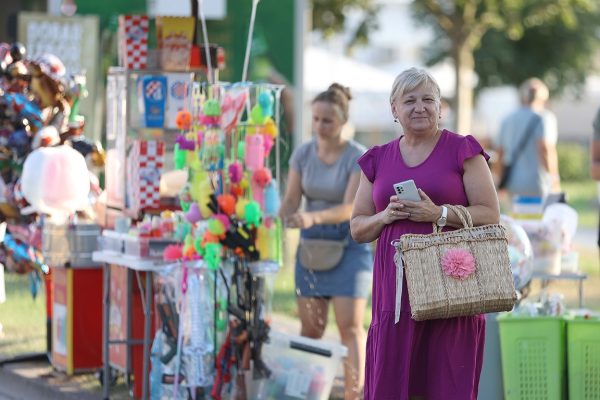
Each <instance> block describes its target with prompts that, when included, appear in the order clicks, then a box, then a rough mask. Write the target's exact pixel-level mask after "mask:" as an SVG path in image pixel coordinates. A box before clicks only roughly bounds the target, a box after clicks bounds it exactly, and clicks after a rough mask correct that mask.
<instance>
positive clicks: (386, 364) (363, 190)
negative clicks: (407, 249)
mask: <svg viewBox="0 0 600 400" xmlns="http://www.w3.org/2000/svg"><path fill="white" fill-rule="evenodd" d="M440 101H441V96H440V88H439V86H438V84H437V83H436V81H435V80H434V79H433V77H432V76H431V75H430V74H429V73H428V72H426V71H423V70H419V69H415V68H411V69H408V70H406V71H404V72H402V73H401V74H400V75H399V76H398V77H397V78H396V80H395V82H394V85H393V87H392V93H391V96H390V103H391V109H392V114H393V116H394V119H395V121H396V122H400V125H401V126H402V129H403V134H402V135H401V136H400V138H398V139H395V140H393V141H391V142H389V143H387V144H384V145H382V146H375V147H373V148H372V149H370V150H369V151H368V152H367V153H365V154H364V155H363V156H362V157H361V158H360V159H359V161H358V163H359V165H360V167H361V169H362V174H361V178H360V184H359V188H358V192H357V194H356V198H355V201H354V210H353V213H352V219H351V232H352V237H353V238H354V239H355V240H356V241H357V242H371V241H373V240H378V241H377V251H376V254H375V266H374V271H373V290H372V298H373V310H372V313H373V317H372V321H371V326H370V328H369V333H368V338H367V357H366V371H365V399H369V400H370V399H376V400H409V399H424V400H442V399H443V400H452V399H456V400H467V399H473V400H474V399H476V398H477V390H478V385H479V374H480V372H481V365H482V358H483V345H484V336H485V319H484V317H483V316H482V315H478V316H473V317H460V318H448V319H438V320H429V321H423V322H416V321H414V320H412V319H411V314H410V303H409V301H408V292H407V290H406V279H405V278H404V279H403V284H402V285H398V287H399V288H400V289H399V291H401V298H400V301H399V302H396V286H397V285H396V267H395V264H394V253H395V249H394V247H393V246H392V245H391V244H390V243H391V242H392V241H393V240H395V239H398V238H399V237H400V236H402V235H403V234H405V233H431V232H432V227H431V225H432V222H435V223H437V224H438V225H439V226H445V228H444V229H454V228H457V227H459V226H461V224H460V220H459V218H458V216H457V215H455V214H454V213H453V212H452V211H450V210H448V209H447V208H446V207H443V206H441V205H442V204H459V205H463V206H466V207H467V208H468V210H469V212H470V213H471V216H472V217H473V224H474V225H485V224H496V223H498V222H499V219H500V210H499V206H498V198H497V196H496V191H495V189H494V183H493V181H492V175H491V173H490V170H489V168H488V166H487V163H486V159H487V158H488V155H487V154H486V153H485V152H484V151H483V148H482V147H481V145H480V144H479V143H478V142H477V141H476V140H475V138H473V137H472V136H461V135H457V134H455V133H453V132H450V131H447V130H440V129H439V128H438V121H439V119H440V117H441V116H440ZM408 179H413V180H414V181H415V183H416V185H417V187H418V188H419V194H420V197H421V200H420V201H416V202H415V201H405V200H399V199H398V198H397V197H396V196H395V195H394V189H393V185H394V184H395V183H398V182H401V181H405V180H408ZM397 307H398V308H399V310H396V308H397ZM397 312H398V313H399V319H398V320H396V318H395V315H396V313H397Z"/></svg>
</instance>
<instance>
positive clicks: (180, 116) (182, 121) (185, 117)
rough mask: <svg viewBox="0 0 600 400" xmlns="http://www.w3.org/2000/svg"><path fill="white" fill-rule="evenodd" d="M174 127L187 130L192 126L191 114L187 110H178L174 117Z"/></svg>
mask: <svg viewBox="0 0 600 400" xmlns="http://www.w3.org/2000/svg"><path fill="white" fill-rule="evenodd" d="M175 125H177V127H178V128H179V129H183V130H188V129H190V126H191V125H192V114H191V113H190V112H189V111H187V110H180V111H178V112H177V115H176V116H175Z"/></svg>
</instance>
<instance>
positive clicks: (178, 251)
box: [163, 244, 183, 261]
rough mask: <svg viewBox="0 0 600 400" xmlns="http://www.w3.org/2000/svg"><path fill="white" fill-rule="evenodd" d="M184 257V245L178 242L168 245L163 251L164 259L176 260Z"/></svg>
mask: <svg viewBox="0 0 600 400" xmlns="http://www.w3.org/2000/svg"><path fill="white" fill-rule="evenodd" d="M182 258H183V246H180V245H177V244H170V245H168V246H167V247H166V248H165V250H164V251H163V260H165V261H175V260H181V259H182Z"/></svg>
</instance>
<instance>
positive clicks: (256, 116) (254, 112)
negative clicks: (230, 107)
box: [250, 104, 267, 125]
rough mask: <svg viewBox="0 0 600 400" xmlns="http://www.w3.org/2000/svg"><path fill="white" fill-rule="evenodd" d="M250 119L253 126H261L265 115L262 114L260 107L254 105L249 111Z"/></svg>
mask: <svg viewBox="0 0 600 400" xmlns="http://www.w3.org/2000/svg"><path fill="white" fill-rule="evenodd" d="M250 118H252V121H253V122H254V123H255V124H257V125H262V124H263V123H264V122H265V119H266V118H267V115H265V114H264V112H263V109H262V108H261V107H260V105H258V104H255V105H254V106H253V107H252V109H251V110H250Z"/></svg>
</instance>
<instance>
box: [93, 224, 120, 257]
mask: <svg viewBox="0 0 600 400" xmlns="http://www.w3.org/2000/svg"><path fill="white" fill-rule="evenodd" d="M125 237H126V234H123V233H119V232H115V231H110V230H107V229H105V230H104V231H103V232H102V236H100V237H99V238H98V250H101V251H106V252H111V253H123V252H124V251H125Z"/></svg>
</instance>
